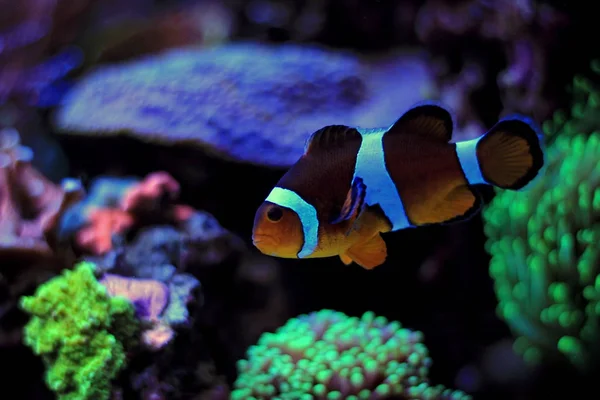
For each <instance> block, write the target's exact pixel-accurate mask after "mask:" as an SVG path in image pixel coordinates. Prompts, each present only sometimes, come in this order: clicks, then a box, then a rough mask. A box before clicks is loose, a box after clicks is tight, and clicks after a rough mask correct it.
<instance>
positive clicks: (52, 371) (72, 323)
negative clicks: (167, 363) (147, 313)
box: [21, 262, 139, 400]
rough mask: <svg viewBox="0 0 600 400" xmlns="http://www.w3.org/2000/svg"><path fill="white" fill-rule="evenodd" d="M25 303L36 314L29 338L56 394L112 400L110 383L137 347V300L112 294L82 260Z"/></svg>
mask: <svg viewBox="0 0 600 400" xmlns="http://www.w3.org/2000/svg"><path fill="white" fill-rule="evenodd" d="M21 306H22V307H23V309H24V310H25V311H26V312H27V313H29V314H31V316H32V318H31V320H30V322H29V323H28V324H27V326H26V327H25V338H24V342H25V344H26V345H27V346H29V347H31V349H32V350H33V352H34V353H35V354H37V355H39V356H41V357H42V359H43V361H44V364H45V365H46V368H47V373H46V382H47V384H48V387H49V388H50V389H51V390H52V391H54V392H55V393H56V395H57V398H59V399H65V400H66V399H99V400H108V399H110V398H111V397H110V396H111V386H112V383H111V382H112V380H113V379H115V377H116V376H117V375H118V373H119V371H121V370H122V369H123V368H124V367H125V365H126V363H127V352H128V351H130V350H131V349H133V348H134V347H135V346H136V341H137V337H138V332H139V326H138V322H137V320H136V318H135V315H134V308H133V306H132V304H131V303H130V302H129V301H128V300H127V299H125V298H123V297H111V296H109V295H108V293H107V290H106V288H105V287H104V286H103V285H102V284H100V283H99V282H98V281H97V280H96V277H95V275H94V266H93V264H90V263H86V262H83V263H80V264H78V265H77V266H76V267H75V269H74V270H65V271H64V272H63V274H62V276H59V277H56V278H53V279H51V280H50V281H48V282H46V283H44V284H43V285H41V286H40V287H39V288H38V289H37V291H36V293H35V294H34V295H33V296H26V297H24V298H23V299H22V301H21Z"/></svg>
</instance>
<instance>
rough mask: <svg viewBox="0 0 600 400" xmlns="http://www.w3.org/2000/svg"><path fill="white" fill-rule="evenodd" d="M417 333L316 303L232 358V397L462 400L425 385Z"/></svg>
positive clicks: (425, 362)
mask: <svg viewBox="0 0 600 400" xmlns="http://www.w3.org/2000/svg"><path fill="white" fill-rule="evenodd" d="M430 366H431V359H430V358H429V355H428V350H427V347H425V345H424V344H423V335H422V333H421V332H415V331H411V330H409V329H406V328H402V327H401V326H400V324H399V323H397V322H388V321H387V320H386V319H385V318H383V317H376V316H375V314H374V313H372V312H367V313H365V314H364V315H363V316H362V317H361V318H358V317H348V316H347V315H345V314H343V313H340V312H335V311H332V310H321V311H319V312H313V313H310V314H307V315H301V316H299V317H297V318H292V319H291V320H289V321H288V322H287V324H285V325H284V326H282V327H281V328H279V329H278V330H277V331H276V332H275V333H265V334H263V335H262V337H261V338H260V340H259V342H258V344H257V345H255V346H252V347H250V349H249V350H248V359H247V360H241V361H239V363H238V369H239V377H238V379H237V381H236V382H235V385H234V391H233V392H232V394H231V398H232V399H251V398H252V399H272V398H281V399H301V398H317V399H342V398H343V399H349V400H351V399H470V398H471V397H470V396H468V395H466V394H465V393H462V392H460V391H452V390H449V389H445V388H443V387H442V386H431V385H430V384H429V381H428V372H429V367H430Z"/></svg>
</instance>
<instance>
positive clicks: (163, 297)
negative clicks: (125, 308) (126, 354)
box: [100, 274, 175, 350]
mask: <svg viewBox="0 0 600 400" xmlns="http://www.w3.org/2000/svg"><path fill="white" fill-rule="evenodd" d="M100 283H101V284H102V285H104V286H105V287H106V289H107V290H108V294H109V295H110V296H121V297H125V298H127V299H128V300H129V301H130V302H131V303H132V304H133V305H134V306H135V308H136V316H137V317H138V318H140V319H142V320H146V321H148V322H150V323H151V327H150V328H149V329H145V330H144V332H143V334H142V341H143V343H144V344H145V345H146V346H148V347H149V348H151V349H155V350H157V349H160V348H162V347H164V346H165V345H166V344H167V343H169V341H170V340H171V339H172V338H173V336H174V334H175V333H174V332H173V329H172V328H171V327H170V326H169V324H168V323H162V321H161V320H160V317H161V314H162V313H163V311H164V310H165V308H166V307H167V305H168V304H169V294H170V293H169V287H168V286H167V285H165V284H164V283H162V282H161V281H157V280H154V279H136V278H128V277H123V276H119V275H114V274H105V275H104V276H103V277H102V279H101V280H100Z"/></svg>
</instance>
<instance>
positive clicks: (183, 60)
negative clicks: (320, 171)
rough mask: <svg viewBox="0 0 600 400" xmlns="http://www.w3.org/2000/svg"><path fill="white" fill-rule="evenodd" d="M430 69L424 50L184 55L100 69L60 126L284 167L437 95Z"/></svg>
mask: <svg viewBox="0 0 600 400" xmlns="http://www.w3.org/2000/svg"><path fill="white" fill-rule="evenodd" d="M426 65H427V64H426V61H425V60H424V57H422V56H421V55H419V54H417V53H414V54H402V55H401V56H388V57H385V58H380V59H378V60H370V61H368V62H367V61H365V60H361V59H359V58H358V57H357V56H355V55H353V54H350V53H340V52H333V51H329V50H326V49H323V48H318V47H300V46H295V45H262V44H256V43H243V42H242V43H235V44H228V45H223V46H219V47H213V48H202V49H199V48H183V49H176V50H172V51H169V52H166V53H163V54H160V55H156V56H151V57H148V58H144V59H140V60H138V61H135V62H131V63H127V64H115V65H111V66H105V67H100V68H98V69H96V70H95V71H94V72H92V73H90V74H89V75H87V76H85V77H84V78H83V79H82V80H81V81H80V82H79V84H78V85H76V87H75V88H74V89H73V90H72V92H71V93H69V94H68V95H67V96H66V98H65V101H64V105H63V107H62V108H61V109H59V110H58V111H57V114H56V115H55V124H56V126H57V128H58V130H59V131H60V132H63V133H68V134H82V135H90V136H92V135H108V136H115V135H120V134H126V135H129V136H133V137H135V138H137V139H140V140H143V141H151V142H158V143H162V144H168V145H171V144H185V145H191V146H194V147H200V148H202V149H204V150H209V152H210V153H212V154H215V155H218V156H220V157H224V158H226V159H231V160H236V161H241V162H246V163H252V164H257V165H264V166H277V167H282V166H283V167H286V166H289V165H291V164H292V163H294V162H295V161H296V160H297V159H298V157H299V156H300V155H301V154H302V151H303V147H304V143H305V140H306V138H307V137H308V136H309V135H310V134H311V133H312V132H314V131H315V130H317V129H319V128H321V127H323V126H325V125H328V124H349V125H361V126H380V125H386V124H389V123H392V122H393V121H394V120H395V119H396V118H398V117H399V116H400V115H401V113H402V112H404V111H405V108H406V107H408V106H410V105H411V104H413V103H415V102H417V101H419V100H421V99H422V98H423V97H424V94H426V93H431V91H432V88H431V87H430V86H429V85H431V82H432V80H431V74H430V71H429V70H428V68H427V67H426Z"/></svg>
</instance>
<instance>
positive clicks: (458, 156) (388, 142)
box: [252, 103, 544, 269]
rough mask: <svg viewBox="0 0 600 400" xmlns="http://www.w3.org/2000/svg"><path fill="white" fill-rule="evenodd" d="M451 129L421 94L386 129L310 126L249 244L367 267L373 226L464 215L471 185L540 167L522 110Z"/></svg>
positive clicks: (473, 196)
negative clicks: (470, 133)
mask: <svg viewBox="0 0 600 400" xmlns="http://www.w3.org/2000/svg"><path fill="white" fill-rule="evenodd" d="M452 130H453V120H452V116H451V115H450V113H449V112H448V111H447V110H446V109H445V108H444V107H442V106H440V105H436V104H434V103H422V104H419V105H416V106H414V107H413V108H411V109H409V110H408V111H407V112H406V113H404V114H403V115H402V116H401V117H400V118H399V119H398V120H397V121H396V122H395V123H394V124H392V125H391V126H390V127H389V128H376V129H362V128H352V127H349V126H344V125H330V126H326V127H324V128H322V129H320V130H318V131H316V132H315V133H313V134H312V135H311V136H310V138H309V139H308V141H307V143H306V147H305V151H304V154H303V155H302V156H301V157H300V159H299V160H298V161H297V162H296V164H294V165H293V166H292V167H291V168H290V170H289V171H288V172H287V173H286V174H285V175H284V176H283V177H282V178H281V179H280V180H279V182H278V183H277V186H276V187H275V188H273V190H272V191H271V193H270V194H269V195H268V197H267V198H266V200H265V201H264V203H263V204H262V205H261V206H260V208H259V209H258V211H257V212H256V216H255V218H254V227H253V232H252V241H253V243H254V245H255V246H256V247H257V248H258V249H259V250H260V251H261V252H262V253H264V254H268V255H271V256H276V257H283V258H316V257H331V256H339V257H340V258H341V260H342V261H343V262H344V264H347V265H348V264H350V263H352V262H353V261H354V262H356V263H357V264H359V265H360V266H362V267H363V268H367V269H371V268H374V267H376V266H378V265H381V264H382V263H384V261H385V259H386V257H387V248H386V244H385V242H384V240H383V238H382V237H381V235H380V233H385V232H390V231H397V230H400V229H405V228H411V227H418V226H423V225H429V224H439V223H449V222H454V221H461V220H465V219H468V218H469V217H471V216H473V215H474V214H475V213H476V212H477V211H478V210H479V209H480V207H481V205H482V200H481V197H480V195H479V194H478V193H477V192H476V191H475V190H474V188H473V185H478V184H487V185H493V186H496V187H500V188H503V189H509V190H519V189H522V188H523V187H525V186H526V185H527V184H528V183H530V182H531V181H532V180H533V179H534V178H535V177H536V176H538V175H539V174H540V170H541V169H542V166H543V164H544V153H543V150H542V143H541V138H542V135H541V130H540V129H539V127H538V126H537V125H535V124H534V122H533V121H531V120H530V119H529V118H526V117H523V116H519V115H517V116H511V117H506V118H503V119H501V120H500V121H498V122H497V123H496V125H494V126H493V127H492V128H491V129H490V130H489V131H488V132H487V133H485V134H484V135H482V136H480V137H478V138H476V139H473V140H467V141H462V142H456V143H451V142H450V141H451V139H452Z"/></svg>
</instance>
